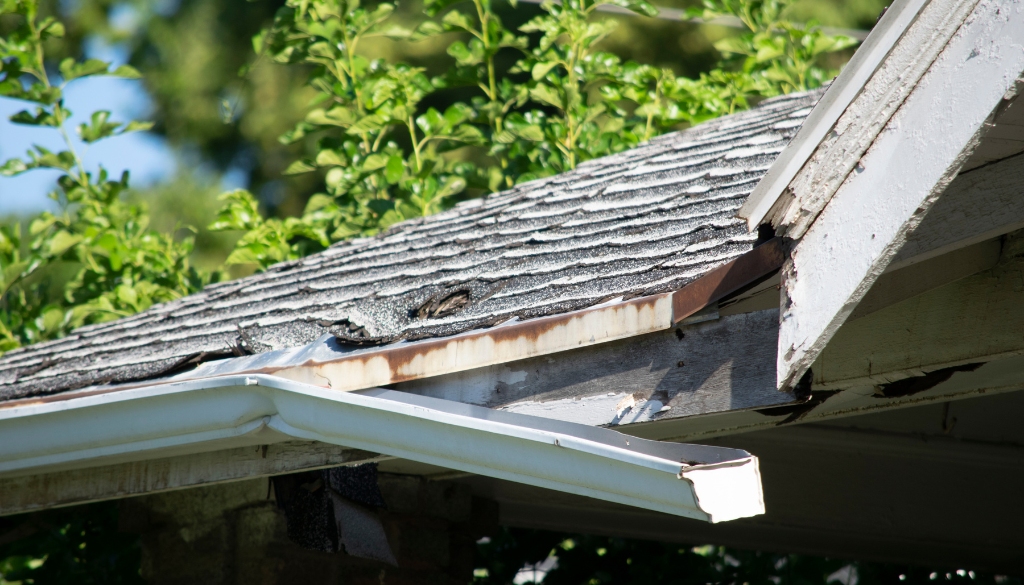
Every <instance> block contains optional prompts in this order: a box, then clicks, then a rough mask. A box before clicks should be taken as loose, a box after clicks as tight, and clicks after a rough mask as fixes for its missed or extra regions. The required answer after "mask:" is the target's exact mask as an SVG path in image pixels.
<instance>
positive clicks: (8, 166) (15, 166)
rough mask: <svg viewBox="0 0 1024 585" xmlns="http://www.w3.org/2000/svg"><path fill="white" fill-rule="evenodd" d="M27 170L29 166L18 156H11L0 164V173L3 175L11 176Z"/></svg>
mask: <svg viewBox="0 0 1024 585" xmlns="http://www.w3.org/2000/svg"><path fill="white" fill-rule="evenodd" d="M27 170H29V167H28V165H26V164H25V161H23V160H21V159H20V158H12V159H8V160H7V162H5V163H4V164H3V166H0V175H2V176H4V177H13V176H15V175H20V174H21V173H24V172H25V171H27Z"/></svg>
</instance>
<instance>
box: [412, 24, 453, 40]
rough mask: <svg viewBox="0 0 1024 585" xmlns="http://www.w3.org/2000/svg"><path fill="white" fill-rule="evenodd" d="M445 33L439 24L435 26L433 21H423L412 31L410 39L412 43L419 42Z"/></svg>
mask: <svg viewBox="0 0 1024 585" xmlns="http://www.w3.org/2000/svg"><path fill="white" fill-rule="evenodd" d="M445 32H446V31H445V30H444V28H443V27H442V26H441V25H440V24H437V23H436V22H434V21H433V20H425V21H423V22H422V23H420V25H419V26H417V27H416V29H415V30H414V31H412V35H411V36H410V39H412V40H414V41H420V40H423V39H429V38H431V37H435V36H437V35H440V34H444V33H445Z"/></svg>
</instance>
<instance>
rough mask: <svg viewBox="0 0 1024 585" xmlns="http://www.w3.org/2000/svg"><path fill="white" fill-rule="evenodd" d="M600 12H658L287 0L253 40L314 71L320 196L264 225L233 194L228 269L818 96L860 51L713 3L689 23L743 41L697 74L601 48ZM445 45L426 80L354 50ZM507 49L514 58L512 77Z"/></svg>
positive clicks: (302, 127)
mask: <svg viewBox="0 0 1024 585" xmlns="http://www.w3.org/2000/svg"><path fill="white" fill-rule="evenodd" d="M603 4H611V5H614V6H618V7H622V8H626V9H629V10H632V11H634V12H636V13H638V14H642V15H654V14H656V13H657V10H656V9H655V8H654V7H653V6H652V5H651V4H649V3H648V2H647V1H646V0H567V1H565V2H562V3H554V2H551V1H548V2H546V3H544V4H543V5H542V8H543V11H544V14H542V15H540V16H538V17H536V18H534V19H532V20H530V21H529V22H527V23H526V24H525V25H523V26H521V27H520V28H519V30H517V31H513V30H509V29H508V28H506V27H505V26H504V25H503V24H502V22H501V19H500V18H499V17H498V15H497V13H496V12H495V11H494V10H493V7H492V4H491V0H427V2H426V6H425V8H426V15H427V18H426V19H425V20H423V22H421V23H420V24H419V25H418V26H417V27H416V28H415V29H412V30H409V29H405V28H402V27H399V26H398V25H395V24H392V23H390V21H389V19H390V17H391V15H392V13H393V12H394V5H392V4H387V3H381V4H377V5H375V6H374V7H373V8H368V7H364V6H362V5H361V4H360V2H359V0H288V1H287V2H286V5H285V7H283V8H282V9H281V10H280V11H279V12H278V14H277V16H276V18H275V19H274V23H273V24H272V25H271V26H270V27H269V28H267V29H266V30H264V31H263V32H262V33H260V34H259V35H257V36H256V37H255V38H254V40H253V44H254V47H255V48H256V50H257V51H258V52H259V53H260V54H261V55H266V56H268V57H269V58H271V59H273V60H274V61H275V62H278V63H282V64H293V65H294V64H300V65H305V66H308V67H311V69H312V73H311V75H310V77H309V84H310V85H311V86H312V87H313V88H314V89H315V90H316V92H317V98H316V103H315V105H314V107H313V108H312V109H311V110H310V111H309V113H308V114H307V116H306V119H305V120H304V121H302V122H301V123H299V124H298V125H297V126H296V127H295V128H294V129H293V130H292V131H290V132H288V133H287V134H285V135H284V136H282V137H281V140H282V141H283V142H287V143H293V142H298V141H304V142H307V143H309V144H310V145H311V149H310V150H311V153H310V156H309V157H307V158H304V159H302V160H299V161H296V162H295V163H294V164H292V165H291V167H290V168H289V169H288V172H289V173H306V172H313V171H319V172H321V173H323V175H324V192H322V193H318V194H315V195H313V196H312V197H311V198H310V200H309V203H308V205H307V207H306V210H305V212H304V213H303V215H302V216H301V217H298V218H289V219H286V220H279V219H265V218H264V217H262V216H261V215H260V213H259V209H258V203H257V201H256V199H255V198H254V197H253V196H252V195H251V194H250V193H248V192H246V191H234V192H231V193H227V194H225V195H224V203H225V205H224V208H223V210H222V212H221V213H220V216H219V217H218V219H217V221H216V222H215V223H214V224H213V225H212V226H211V228H212V229H215V230H241V231H243V232H244V236H243V237H242V238H241V240H240V241H239V242H238V246H237V247H236V249H235V251H234V253H232V255H231V256H230V258H229V259H228V262H229V263H251V264H256V265H257V266H258V267H260V268H265V267H267V266H268V265H270V264H273V263H275V262H279V261H281V260H285V259H291V258H298V257H301V256H304V255H306V254H309V253H310V252H313V251H316V250H320V249H322V248H324V247H326V246H327V245H329V244H330V243H332V242H335V241H338V240H342V239H345V238H349V237H352V236H356V235H372V234H374V233H377V232H378V231H380V230H382V229H385V228H387V227H388V226H389V225H392V224H394V223H395V222H398V221H401V220H404V219H408V218H411V217H419V216H423V215H428V214H431V213H434V212H436V211H439V210H441V209H443V208H445V207H446V206H448V205H450V204H451V203H452V202H453V201H455V200H456V199H457V198H459V197H465V196H467V194H469V193H472V192H474V191H475V192H477V193H479V192H486V191H498V190H501V189H504V188H508V187H510V186H512V185H514V184H515V183H517V182H521V181H527V180H530V179H534V178H538V177H544V176H549V175H553V174H556V173H560V172H564V171H568V170H571V169H573V168H575V167H576V165H578V164H579V163H581V162H583V161H586V160H590V159H593V158H597V157H601V156H605V155H608V154H613V153H616V152H621V151H623V150H627V149H629V148H632V147H634V146H636V145H637V144H639V143H641V142H644V141H647V140H650V139H651V138H652V137H654V136H657V135H659V134H662V133H665V132H668V131H672V130H675V129H679V128H682V127H685V126H687V125H691V124H696V123H699V122H702V121H704V120H707V119H710V118H714V117H717V116H720V115H722V114H727V113H731V112H734V111H737V110H741V109H744V108H747V107H749V106H750V105H751V104H752V103H753V102H754V101H756V100H758V99H761V98H763V97H768V96H774V95H778V94H782V93H788V92H792V91H799V90H805V89H810V88H813V87H817V86H819V85H821V84H822V83H823V82H824V81H826V80H828V79H829V78H830V77H831V76H832V75H833V74H834V72H833V71H829V70H826V69H824V68H822V67H821V66H820V64H819V60H820V59H819V58H820V57H821V56H822V55H823V54H827V53H832V52H835V51H839V50H842V49H845V48H847V47H850V46H851V45H852V44H854V42H855V41H853V39H850V38H848V37H842V36H829V35H826V34H825V33H824V32H823V31H822V30H821V29H820V28H818V27H816V26H814V25H813V24H802V25H801V24H795V23H793V22H790V21H788V20H786V19H785V18H783V16H782V15H783V10H784V9H785V7H786V6H787V4H788V0H705V2H704V5H703V7H702V8H700V9H697V10H693V11H691V16H694V17H700V18H705V19H708V18H716V17H721V16H728V17H736V18H739V19H740V21H741V22H742V23H743V24H744V26H745V27H746V31H745V32H744V33H743V34H740V35H738V36H734V37H729V38H726V39H724V40H722V41H720V42H719V43H718V44H716V47H717V48H718V49H719V50H720V51H721V52H722V55H723V59H722V61H721V63H720V64H719V65H720V66H719V67H718V68H715V69H714V70H712V71H711V72H709V73H707V74H703V75H701V76H700V77H699V78H697V79H688V78H685V77H680V76H677V75H675V74H674V73H673V72H672V71H671V70H669V69H658V68H654V67H651V66H647V65H642V64H639V63H635V62H632V61H630V62H625V63H623V62H622V61H621V60H620V59H619V58H618V57H616V56H615V55H612V54H610V53H607V52H602V51H600V50H599V44H600V41H601V40H602V39H604V38H605V37H606V36H607V35H608V34H609V33H610V32H611V31H612V29H613V28H614V25H615V23H614V21H612V20H609V19H601V18H598V17H597V16H596V11H597V9H598V8H599V7H600V6H601V5H603ZM438 35H448V36H450V37H451V39H452V41H451V43H450V44H449V46H448V54H449V55H450V56H451V57H452V63H451V67H450V68H449V70H448V71H447V72H446V73H445V74H444V75H441V76H437V77H433V78H430V77H428V76H427V75H426V73H425V72H424V70H423V69H421V68H416V67H411V66H409V65H407V64H403V63H389V62H386V61H384V60H381V59H376V60H371V59H369V58H367V57H366V56H365V55H364V54H363V52H362V51H361V49H360V48H361V47H362V46H364V45H365V42H366V40H367V39H370V38H372V37H380V36H385V37H389V38H396V39H404V40H405V41H407V42H416V41H418V40H422V39H424V38H428V37H434V36H438ZM467 39H468V41H467ZM501 52H506V53H516V54H518V60H517V62H516V65H515V66H514V67H512V68H511V69H509V70H507V71H502V70H500V67H499V64H498V55H499V53H501ZM456 87H471V88H476V90H477V92H478V93H477V95H476V96H475V97H473V98H472V99H471V100H469V103H465V102H456V103H454V104H452V105H450V106H448V107H447V108H445V109H444V111H440V110H438V109H435V108H433V107H424V105H423V104H424V103H425V102H426V101H427V100H428V99H430V98H431V97H432V96H434V95H435V94H437V93H438V92H442V91H444V90H448V89H451V88H456Z"/></svg>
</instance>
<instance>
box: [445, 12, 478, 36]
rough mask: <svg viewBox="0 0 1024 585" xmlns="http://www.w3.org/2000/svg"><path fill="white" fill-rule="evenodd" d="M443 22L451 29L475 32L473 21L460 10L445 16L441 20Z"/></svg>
mask: <svg viewBox="0 0 1024 585" xmlns="http://www.w3.org/2000/svg"><path fill="white" fill-rule="evenodd" d="M441 22H442V23H444V25H445V26H446V27H448V28H449V29H462V30H465V31H471V30H473V21H472V20H470V18H469V17H468V16H466V15H465V14H463V13H461V12H459V11H458V10H452V11H451V12H449V13H448V14H445V15H444V18H442V19H441Z"/></svg>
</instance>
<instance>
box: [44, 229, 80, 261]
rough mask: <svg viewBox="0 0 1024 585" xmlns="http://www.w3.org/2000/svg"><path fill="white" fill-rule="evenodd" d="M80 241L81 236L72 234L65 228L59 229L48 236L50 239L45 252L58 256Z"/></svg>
mask: <svg viewBox="0 0 1024 585" xmlns="http://www.w3.org/2000/svg"><path fill="white" fill-rule="evenodd" d="M81 241H82V236H78V235H72V234H70V233H68V232H67V231H65V230H61V231H59V232H57V233H56V234H54V235H53V237H52V238H50V241H49V242H48V243H47V252H49V253H50V254H51V255H53V256H60V255H61V254H63V253H64V252H67V251H68V250H70V249H71V248H72V247H73V246H74V245H75V244H77V243H79V242H81Z"/></svg>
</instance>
